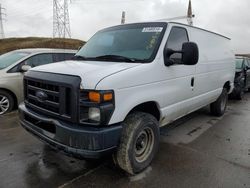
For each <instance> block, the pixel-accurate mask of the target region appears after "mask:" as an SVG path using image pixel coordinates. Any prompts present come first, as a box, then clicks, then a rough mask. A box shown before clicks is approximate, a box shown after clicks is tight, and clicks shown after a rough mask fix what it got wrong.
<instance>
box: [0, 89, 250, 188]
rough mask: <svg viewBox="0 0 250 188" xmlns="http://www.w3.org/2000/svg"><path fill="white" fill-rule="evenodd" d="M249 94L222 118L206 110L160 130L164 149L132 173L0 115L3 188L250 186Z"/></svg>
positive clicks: (13, 116)
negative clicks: (79, 154)
mask: <svg viewBox="0 0 250 188" xmlns="http://www.w3.org/2000/svg"><path fill="white" fill-rule="evenodd" d="M249 113H250V93H247V94H246V95H245V98H244V99H243V100H242V101H230V102H229V107H228V110H227V112H226V114H225V115H224V116H223V117H221V118H216V117H212V116H210V115H209V111H208V109H207V108H204V109H201V110H199V111H197V112H195V113H193V114H191V115H188V116H186V117H184V118H182V119H181V120H178V121H176V122H174V123H173V124H171V125H169V126H167V127H166V128H163V129H162V130H161V145H160V150H159V152H158V154H157V156H156V158H155V159H154V161H153V163H152V164H151V166H150V167H149V168H148V169H146V170H145V171H144V172H143V173H141V174H139V175H136V176H133V177H131V176H128V175H126V174H125V173H123V172H122V171H121V170H119V169H117V168H115V166H114V165H113V164H112V162H111V159H110V158H107V159H103V160H100V161H84V160H76V159H73V158H69V157H66V156H64V155H62V154H61V153H56V152H55V151H53V150H51V149H49V148H48V147H47V146H45V145H44V144H43V143H41V142H40V141H39V140H37V139H36V138H34V137H33V136H31V135H30V134H28V133H27V132H26V131H25V130H24V129H23V128H22V127H20V125H19V124H18V117H17V112H14V113H11V114H9V115H6V116H2V117H0V171H1V173H0V179H1V181H0V187H63V188H72V187H192V188H193V187H227V188H228V187H250V123H249V122H250V115H249Z"/></svg>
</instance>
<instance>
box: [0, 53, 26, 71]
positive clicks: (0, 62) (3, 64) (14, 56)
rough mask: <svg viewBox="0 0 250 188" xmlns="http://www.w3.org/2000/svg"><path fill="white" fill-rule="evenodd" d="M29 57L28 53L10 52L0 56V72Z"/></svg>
mask: <svg viewBox="0 0 250 188" xmlns="http://www.w3.org/2000/svg"><path fill="white" fill-rule="evenodd" d="M27 55H29V53H27V52H9V53H6V54H3V55H1V56H0V70H1V69H5V68H7V67H9V66H10V65H12V64H14V63H16V62H17V61H19V60H21V59H22V58H24V57H25V56H27Z"/></svg>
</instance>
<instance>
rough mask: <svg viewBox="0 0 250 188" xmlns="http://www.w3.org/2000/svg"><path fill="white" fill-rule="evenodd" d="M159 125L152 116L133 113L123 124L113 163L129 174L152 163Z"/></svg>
mask: <svg viewBox="0 0 250 188" xmlns="http://www.w3.org/2000/svg"><path fill="white" fill-rule="evenodd" d="M159 138H160V133H159V124H158V121H157V120H156V118H155V117H154V116H152V115H151V114H147V113H143V112H135V113H132V114H130V115H128V117H127V118H126V119H125V121H124V122H123V132H122V137H121V142H120V145H119V147H118V150H117V152H116V154H115V155H114V160H115V162H116V163H117V164H118V165H119V167H120V168H122V169H123V170H125V171H126V172H128V173H129V174H137V173H139V172H141V171H142V170H144V169H145V168H147V167H148V166H149V165H150V163H151V162H152V160H153V158H154V156H155V154H156V152H157V151H158V147H159Z"/></svg>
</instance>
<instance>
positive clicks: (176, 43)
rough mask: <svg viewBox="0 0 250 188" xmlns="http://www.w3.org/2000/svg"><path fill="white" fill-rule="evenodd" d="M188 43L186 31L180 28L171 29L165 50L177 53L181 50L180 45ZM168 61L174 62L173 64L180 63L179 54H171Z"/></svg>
mask: <svg viewBox="0 0 250 188" xmlns="http://www.w3.org/2000/svg"><path fill="white" fill-rule="evenodd" d="M188 41H189V40H188V34H187V30H186V29H184V28H181V27H173V28H172V30H171V32H170V34H169V37H168V40H167V45H166V48H169V49H172V50H178V51H179V50H181V49H182V44H183V43H184V42H188ZM170 59H172V60H174V61H175V63H181V54H179V53H176V54H173V55H172V56H170Z"/></svg>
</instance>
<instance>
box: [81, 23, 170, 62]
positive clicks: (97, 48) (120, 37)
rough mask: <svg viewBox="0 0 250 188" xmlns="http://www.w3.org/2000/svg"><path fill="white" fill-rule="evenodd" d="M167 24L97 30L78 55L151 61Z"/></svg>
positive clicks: (133, 25) (93, 57)
mask: <svg viewBox="0 0 250 188" xmlns="http://www.w3.org/2000/svg"><path fill="white" fill-rule="evenodd" d="M166 26H167V24H166V23H142V24H140V23H139V24H129V25H120V26H116V27H111V28H108V29H104V30H102V31H99V32H97V33H96V34H95V35H94V36H93V37H92V38H91V39H90V40H89V41H88V42H87V43H86V44H85V45H84V46H83V47H82V49H81V50H80V51H79V52H78V53H77V54H76V56H82V57H85V58H86V59H88V58H89V59H90V60H98V61H99V60H100V61H102V60H103V61H105V59H98V58H97V59H95V58H96V57H100V56H119V57H120V56H121V57H125V58H129V59H132V60H134V61H135V62H150V61H152V60H153V59H154V58H155V55H156V53H157V51H158V48H159V46H160V43H161V40H162V38H163V35H164V32H165V29H166ZM111 58H112V57H111ZM106 60H107V59H106ZM113 60H114V61H115V59H113Z"/></svg>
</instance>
